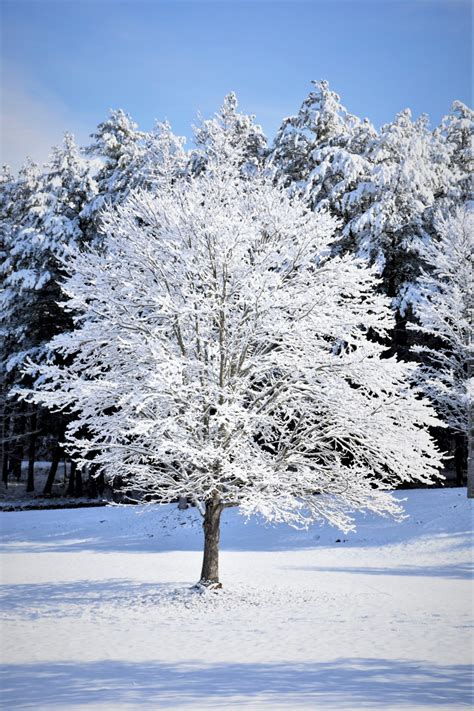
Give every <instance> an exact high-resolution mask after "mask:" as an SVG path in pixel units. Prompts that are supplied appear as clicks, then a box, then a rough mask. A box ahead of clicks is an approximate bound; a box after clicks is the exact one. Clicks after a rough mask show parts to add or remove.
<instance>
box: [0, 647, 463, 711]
mask: <svg viewBox="0 0 474 711" xmlns="http://www.w3.org/2000/svg"><path fill="white" fill-rule="evenodd" d="M1 675H2V677H3V679H2V688H3V704H4V708H9V709H13V708H18V707H23V705H35V706H36V705H37V704H38V702H40V703H41V704H42V707H43V708H48V709H54V708H55V707H62V708H67V707H69V706H73V705H74V704H80V703H85V704H87V705H88V706H90V707H92V708H93V707H94V705H98V704H100V703H111V704H113V703H117V704H119V703H122V704H126V703H128V704H132V705H133V707H134V708H138V707H139V706H140V705H142V704H143V705H146V706H148V707H150V706H151V705H153V704H156V708H158V707H159V706H158V704H178V703H179V704H180V705H186V704H187V703H189V704H195V703H196V701H200V702H201V703H204V701H206V700H208V701H217V700H219V699H222V702H223V703H224V704H225V703H226V699H228V698H230V697H233V696H238V697H244V699H245V700H246V701H247V702H252V701H253V702H254V703H257V702H258V700H259V699H262V700H265V701H266V702H267V703H271V702H272V701H273V702H274V703H279V704H282V703H287V704H288V708H291V707H292V705H296V704H298V703H305V704H308V702H313V701H314V703H315V704H316V703H317V704H318V708H319V704H324V703H326V704H330V703H332V704H335V703H340V704H347V703H349V702H350V703H351V704H353V707H356V706H358V705H360V704H364V706H369V707H373V708H374V709H381V708H384V707H385V706H387V705H389V704H397V705H398V706H399V707H400V708H403V707H404V706H409V707H412V706H413V704H417V705H418V704H419V705H426V706H431V708H438V707H445V708H447V709H452V708H453V707H454V705H456V706H459V705H461V706H466V707H469V704H470V700H471V698H472V697H471V670H470V667H469V666H468V665H452V666H437V665H432V664H428V663H415V662H410V661H400V660H394V661H391V660H378V659H355V660H352V659H338V660H335V661H331V662H321V663H319V664H318V663H315V662H311V663H292V662H289V663H287V664H281V663H278V664H258V663H255V664H224V663H222V664H212V665H211V664H208V665H201V664H193V663H182V664H167V663H161V662H125V661H97V662H89V663H79V662H73V661H71V662H66V663H55V662H45V663H41V664H22V665H13V664H8V665H5V666H4V667H3V669H2V672H1ZM315 708H316V706H315Z"/></svg>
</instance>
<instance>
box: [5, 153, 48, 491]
mask: <svg viewBox="0 0 474 711" xmlns="http://www.w3.org/2000/svg"><path fill="white" fill-rule="evenodd" d="M39 180H40V171H39V166H38V165H37V164H36V163H34V162H33V161H31V160H30V159H28V160H27V162H26V163H25V165H24V166H23V167H22V168H21V169H20V171H19V174H18V177H17V178H14V177H13V176H12V174H11V173H10V171H9V170H8V169H6V170H4V172H3V178H2V184H1V192H0V209H1V215H0V218H1V235H2V237H1V240H2V259H1V260H0V277H1V290H0V332H1V336H2V337H1V340H0V358H1V361H0V373H1V381H2V399H3V400H4V402H5V408H4V419H3V422H2V479H3V482H4V484H5V486H8V477H9V475H11V474H13V475H15V477H17V478H19V477H20V476H21V463H22V459H23V452H24V447H25V443H26V438H27V434H28V433H27V430H28V424H29V423H28V417H27V412H26V408H25V406H24V403H18V402H14V401H13V400H12V399H11V398H9V393H10V390H11V388H12V386H13V385H14V383H15V382H16V381H17V380H18V379H19V373H18V369H17V368H16V367H15V364H14V363H13V364H12V363H11V359H12V357H14V355H15V354H16V353H17V351H18V343H19V341H21V340H22V339H25V337H26V333H27V322H28V317H29V314H28V309H27V308H24V305H23V304H21V303H20V301H18V302H17V299H16V296H17V295H18V291H19V286H18V283H17V282H18V281H20V280H21V279H22V278H23V276H24V272H23V271H22V270H19V269H17V264H16V255H15V252H16V250H17V249H19V246H20V243H21V235H20V232H21V229H22V227H24V228H25V229H26V228H30V227H31V224H32V222H33V217H34V214H35V212H36V211H37V210H38V209H39V199H38V192H39ZM29 484H30V485H31V482H29Z"/></svg>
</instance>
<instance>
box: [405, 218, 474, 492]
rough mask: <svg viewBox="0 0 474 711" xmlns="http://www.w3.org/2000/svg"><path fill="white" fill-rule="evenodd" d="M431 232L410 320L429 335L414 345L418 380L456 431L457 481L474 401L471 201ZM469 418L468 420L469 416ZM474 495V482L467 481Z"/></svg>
mask: <svg viewBox="0 0 474 711" xmlns="http://www.w3.org/2000/svg"><path fill="white" fill-rule="evenodd" d="M435 228H436V235H435V238H434V239H433V240H431V241H429V242H427V243H426V244H424V245H423V246H422V257H423V259H424V261H425V263H426V265H427V270H426V272H425V273H424V274H423V275H422V276H421V277H420V279H419V282H418V284H419V293H420V298H419V300H418V301H417V303H416V305H415V313H416V316H417V317H418V319H419V322H420V324H421V325H419V326H414V328H417V329H418V330H419V331H420V332H421V333H422V334H424V335H425V336H426V337H427V338H425V342H424V344H423V345H420V344H418V345H416V346H415V347H414V350H415V351H416V352H417V353H419V354H420V356H421V358H422V363H423V365H422V367H421V368H420V369H418V371H417V373H418V376H417V383H418V385H419V386H420V387H421V389H422V391H423V392H424V393H425V394H426V395H427V396H428V397H429V398H430V400H432V402H433V403H434V404H435V406H436V408H437V410H438V412H439V415H440V417H441V419H442V421H443V422H444V423H446V424H447V425H448V427H449V428H450V430H451V432H454V434H455V448H454V449H455V465H456V470H457V479H458V481H459V482H461V481H462V479H463V478H464V476H465V472H466V459H467V438H468V433H469V427H470V418H472V405H473V402H474V379H473V372H472V366H473V363H472V358H473V344H472V316H473V309H474V302H473V286H474V284H473V252H474V238H473V235H474V213H473V211H472V208H470V207H469V205H467V204H466V205H464V206H461V207H458V208H456V209H454V210H453V212H452V213H451V214H447V215H442V214H439V215H438V218H437V220H436V221H435ZM471 422H472V420H471ZM468 484H469V485H468V494H469V495H470V496H474V482H473V481H472V472H471V478H470V480H469V482H468Z"/></svg>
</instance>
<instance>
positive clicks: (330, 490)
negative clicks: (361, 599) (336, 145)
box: [23, 150, 441, 586]
mask: <svg viewBox="0 0 474 711" xmlns="http://www.w3.org/2000/svg"><path fill="white" fill-rule="evenodd" d="M229 156H230V157H231V158H233V159H232V160H231V161H229ZM103 225H104V229H105V232H106V235H105V244H106V247H107V249H106V250H105V251H104V252H103V253H100V254H97V253H94V252H86V251H83V252H78V253H76V254H75V255H74V257H72V258H71V262H70V265H69V270H70V276H69V277H68V278H67V280H66V281H65V284H64V291H65V294H66V296H67V304H66V308H67V309H68V310H69V311H70V312H73V313H76V314H78V316H77V317H76V327H75V329H74V331H72V332H70V333H67V334H61V335H59V336H57V337H56V338H55V339H54V340H53V341H52V343H51V348H52V349H54V350H55V351H57V352H58V353H59V354H60V355H61V356H62V358H63V364H59V363H56V364H50V365H43V366H39V367H38V366H35V365H31V366H30V373H32V374H35V375H37V374H38V372H39V374H40V375H41V377H40V379H38V380H37V383H38V390H36V391H34V392H31V391H30V392H24V393H23V394H24V396H25V397H27V398H28V399H30V400H33V401H36V402H41V403H43V404H45V405H46V406H47V407H49V408H53V409H54V408H56V409H61V408H67V410H68V411H70V412H71V413H74V417H75V420H74V422H73V423H71V424H70V425H69V428H68V432H67V435H66V436H67V441H68V445H69V447H70V448H71V450H74V451H75V452H76V453H77V457H78V460H79V461H80V460H81V457H82V458H85V457H89V458H90V457H92V458H93V461H94V463H95V465H96V466H98V467H99V468H100V469H101V470H102V471H103V472H104V473H105V474H106V475H108V476H110V477H113V476H114V475H115V474H116V473H117V472H120V474H121V475H122V477H123V479H124V483H125V485H126V486H127V488H128V491H129V494H130V496H133V495H134V496H135V497H136V498H138V499H140V497H141V495H142V496H145V497H146V499H147V500H150V499H151V500H154V501H162V502H166V501H168V502H169V501H175V500H177V499H179V498H180V497H185V498H186V499H188V500H189V501H191V502H192V503H193V504H194V505H195V506H196V507H198V509H199V511H200V512H201V514H202V516H203V527H204V560H203V567H202V573H201V583H202V585H205V586H208V585H211V586H216V585H219V572H218V543H219V522H220V517H221V513H222V511H223V509H225V508H226V507H230V506H239V507H240V509H241V511H242V513H244V514H247V515H248V514H260V515H262V516H263V517H265V518H266V519H267V520H269V521H275V522H276V521H285V522H287V523H289V524H291V525H295V526H305V525H307V524H308V523H310V522H311V521H314V520H326V521H329V522H330V523H331V524H333V525H336V526H339V527H341V528H342V529H344V530H348V529H350V528H351V526H352V518H351V512H352V511H354V510H356V509H366V510H370V511H376V512H378V513H380V514H393V515H397V514H398V513H399V512H400V507H399V505H398V504H397V502H396V501H395V499H394V498H393V497H392V496H391V495H390V493H389V492H388V491H387V489H389V488H391V487H393V486H394V485H395V484H397V483H398V482H400V481H411V480H416V481H420V482H424V483H430V482H431V481H432V477H433V476H434V475H435V474H436V472H437V470H438V467H439V465H440V461H441V458H440V455H439V453H438V451H437V449H436V447H435V446H434V444H433V442H432V440H431V438H430V436H429V434H428V432H427V430H426V427H427V426H428V425H430V424H435V423H436V422H437V420H436V418H435V416H434V412H433V410H432V409H431V407H430V406H429V405H428V403H427V402H425V401H423V400H421V399H420V398H419V397H418V396H416V395H415V394H414V393H413V391H412V390H411V389H410V387H409V374H410V373H411V366H409V365H407V364H404V363H401V362H397V360H396V359H394V358H382V357H381V356H382V354H383V348H382V346H380V345H379V344H378V343H377V342H376V341H375V340H374V339H369V338H368V337H367V334H368V331H369V330H370V331H372V332H376V333H377V334H379V335H380V336H383V335H384V334H386V333H387V331H388V330H389V329H390V328H391V327H392V317H391V312H390V308H389V306H388V304H387V302H386V300H385V298H384V297H383V296H382V295H380V294H377V293H374V290H373V282H374V278H375V277H374V271H373V270H372V269H369V268H367V267H365V266H364V264H363V263H361V262H359V261H357V260H354V259H353V258H351V257H349V256H344V257H336V258H329V257H328V256H327V253H328V244H329V243H330V241H331V239H332V233H333V230H334V223H333V220H332V219H331V218H330V217H329V216H328V215H324V214H322V215H315V214H314V213H312V212H311V211H310V210H308V208H307V206H306V205H305V204H304V202H303V201H301V200H300V199H298V198H296V197H294V198H291V197H290V196H289V195H288V194H287V193H286V192H285V191H284V190H283V189H282V188H281V187H278V186H274V185H273V184H272V182H271V181H270V179H269V178H264V177H262V175H260V174H258V173H256V172H251V173H248V174H247V177H246V178H243V177H242V172H241V153H240V151H238V150H237V152H236V154H232V153H231V152H230V151H228V150H227V151H224V153H223V158H222V159H221V158H220V156H218V155H216V156H214V158H213V160H212V163H211V162H209V161H208V163H207V168H206V170H205V171H203V172H202V173H200V175H199V176H198V177H195V178H193V179H186V180H184V179H182V180H178V181H174V183H172V184H170V185H169V186H168V188H167V189H162V190H160V191H159V192H158V193H156V194H153V195H152V194H150V193H149V192H146V191H138V192H136V193H134V194H133V195H132V196H130V197H129V199H128V200H127V201H126V202H125V203H124V204H123V205H118V206H116V208H115V209H111V210H109V211H108V212H107V213H106V214H105V215H104V217H103ZM324 255H326V256H324ZM70 356H71V357H72V358H69V357H70ZM84 431H87V432H88V437H87V439H84V438H83V437H82V434H81V433H83V432H84Z"/></svg>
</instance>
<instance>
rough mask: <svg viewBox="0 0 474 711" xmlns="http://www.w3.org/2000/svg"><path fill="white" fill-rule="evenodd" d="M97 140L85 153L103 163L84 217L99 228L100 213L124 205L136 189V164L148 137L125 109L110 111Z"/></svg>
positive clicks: (96, 135) (95, 135)
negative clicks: (118, 203) (117, 204)
mask: <svg viewBox="0 0 474 711" xmlns="http://www.w3.org/2000/svg"><path fill="white" fill-rule="evenodd" d="M91 137H92V138H93V139H94V140H93V142H92V143H91V145H89V146H87V148H86V149H85V153H86V154H87V155H88V156H90V157H92V158H93V159H96V160H98V161H100V167H99V169H98V170H97V173H96V176H95V179H96V183H97V188H98V190H97V195H96V196H95V197H94V199H93V200H91V201H90V202H89V203H88V205H87V206H85V209H84V214H85V215H86V216H87V217H88V218H89V219H92V220H93V221H94V222H95V223H96V225H97V227H99V226H100V212H101V210H102V209H104V208H105V207H107V206H108V205H113V204H115V203H117V202H120V201H123V200H124V199H125V197H126V196H127V195H128V194H129V192H130V190H132V189H133V188H134V187H136V185H137V183H136V177H137V176H136V170H137V164H138V163H139V162H140V159H141V158H142V156H143V150H144V149H143V141H144V138H145V134H144V133H143V132H142V131H139V130H138V126H137V124H136V123H135V122H134V121H133V120H132V118H131V117H130V116H129V115H128V114H127V113H125V111H123V110H122V109H118V110H115V111H114V110H111V111H110V116H109V118H108V119H106V120H105V121H103V122H102V123H100V124H99V125H98V126H97V129H96V131H95V133H93V134H92V136H91Z"/></svg>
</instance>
